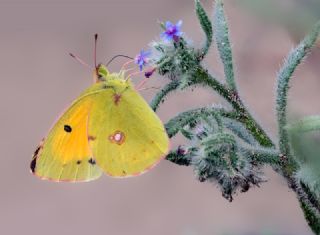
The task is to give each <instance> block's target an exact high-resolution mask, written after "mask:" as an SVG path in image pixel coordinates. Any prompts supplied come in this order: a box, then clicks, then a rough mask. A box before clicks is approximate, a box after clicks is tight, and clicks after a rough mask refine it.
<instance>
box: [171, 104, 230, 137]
mask: <svg viewBox="0 0 320 235" xmlns="http://www.w3.org/2000/svg"><path fill="white" fill-rule="evenodd" d="M217 114H219V115H221V116H222V117H228V118H235V117H236V114H235V113H233V112H230V111H226V110H225V109H223V108H199V109H194V110H190V111H186V112H183V113H180V114H179V115H177V116H176V117H174V118H172V119H170V120H169V121H168V122H167V123H166V125H165V127H166V130H167V133H168V135H169V137H170V138H171V137H172V136H174V135H176V134H177V133H178V132H179V131H181V130H182V129H183V128H184V127H185V126H186V125H188V124H190V123H196V122H197V121H199V120H201V118H202V117H208V116H215V115H217Z"/></svg>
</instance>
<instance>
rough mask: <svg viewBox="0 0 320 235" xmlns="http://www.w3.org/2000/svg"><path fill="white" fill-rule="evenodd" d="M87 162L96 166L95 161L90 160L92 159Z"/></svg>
mask: <svg viewBox="0 0 320 235" xmlns="http://www.w3.org/2000/svg"><path fill="white" fill-rule="evenodd" d="M88 162H89V163H90V164H91V165H95V164H96V161H95V160H94V159H92V158H90V159H89V160H88Z"/></svg>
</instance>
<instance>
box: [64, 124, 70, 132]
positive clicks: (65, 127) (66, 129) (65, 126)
mask: <svg viewBox="0 0 320 235" xmlns="http://www.w3.org/2000/svg"><path fill="white" fill-rule="evenodd" d="M63 129H64V131H65V132H68V133H70V132H71V131H72V128H71V126H69V125H64V127H63Z"/></svg>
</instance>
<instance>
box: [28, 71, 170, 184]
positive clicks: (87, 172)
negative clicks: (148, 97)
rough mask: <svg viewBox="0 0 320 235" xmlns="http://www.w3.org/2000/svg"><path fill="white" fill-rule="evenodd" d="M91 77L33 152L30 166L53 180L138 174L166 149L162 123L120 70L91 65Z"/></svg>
mask: <svg viewBox="0 0 320 235" xmlns="http://www.w3.org/2000/svg"><path fill="white" fill-rule="evenodd" d="M96 75H97V76H96V79H95V80H96V81H95V83H94V84H93V85H91V86H90V87H89V88H88V89H86V90H85V91H84V92H82V94H81V95H80V96H79V97H78V98H77V99H76V100H75V101H74V102H73V103H72V104H71V106H70V107H69V108H68V109H67V110H66V111H65V112H64V114H63V115H62V116H61V117H60V118H59V120H58V121H57V122H56V123H55V125H54V126H53V128H52V129H51V130H50V131H49V134H48V135H47V137H46V138H45V139H43V140H42V141H41V143H40V145H39V146H38V148H37V149H36V151H35V152H34V155H33V157H32V161H31V164H30V168H31V172H32V173H33V174H34V175H36V176H38V177H40V178H42V179H48V180H52V181H58V182H59V181H66V182H83V181H91V180H94V179H97V178H99V177H100V176H101V175H102V173H103V172H104V173H106V174H107V175H109V176H112V177H128V176H137V175H140V174H142V173H144V172H146V171H147V170H149V169H151V168H152V167H153V166H155V165H156V164H157V163H158V162H159V161H160V160H161V159H162V158H163V157H164V156H165V155H166V153H167V152H168V148H169V138H168V136H167V134H166V131H165V128H164V126H163V124H162V122H161V121H160V119H159V118H158V116H157V115H156V114H155V113H154V111H153V110H152V109H151V108H150V107H149V105H148V104H147V102H146V101H145V100H144V99H143V98H142V96H141V95H140V94H139V93H138V92H137V91H136V90H135V88H134V86H133V84H132V83H131V81H130V79H126V78H125V75H124V72H123V71H121V72H120V73H110V72H109V71H108V69H107V67H106V66H104V65H98V66H96Z"/></svg>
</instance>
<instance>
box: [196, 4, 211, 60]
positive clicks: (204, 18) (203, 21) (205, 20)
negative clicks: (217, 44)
mask: <svg viewBox="0 0 320 235" xmlns="http://www.w3.org/2000/svg"><path fill="white" fill-rule="evenodd" d="M195 8H196V13H197V17H198V19H199V22H200V25H201V27H202V29H203V31H204V33H205V34H206V42H205V45H204V47H203V48H202V51H201V57H202V58H203V57H204V56H205V55H206V54H207V53H208V51H209V49H210V46H211V43H212V36H213V33H212V23H211V21H210V19H209V17H208V15H207V13H206V11H205V10H204V9H203V7H202V5H201V3H200V1H199V0H195Z"/></svg>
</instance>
